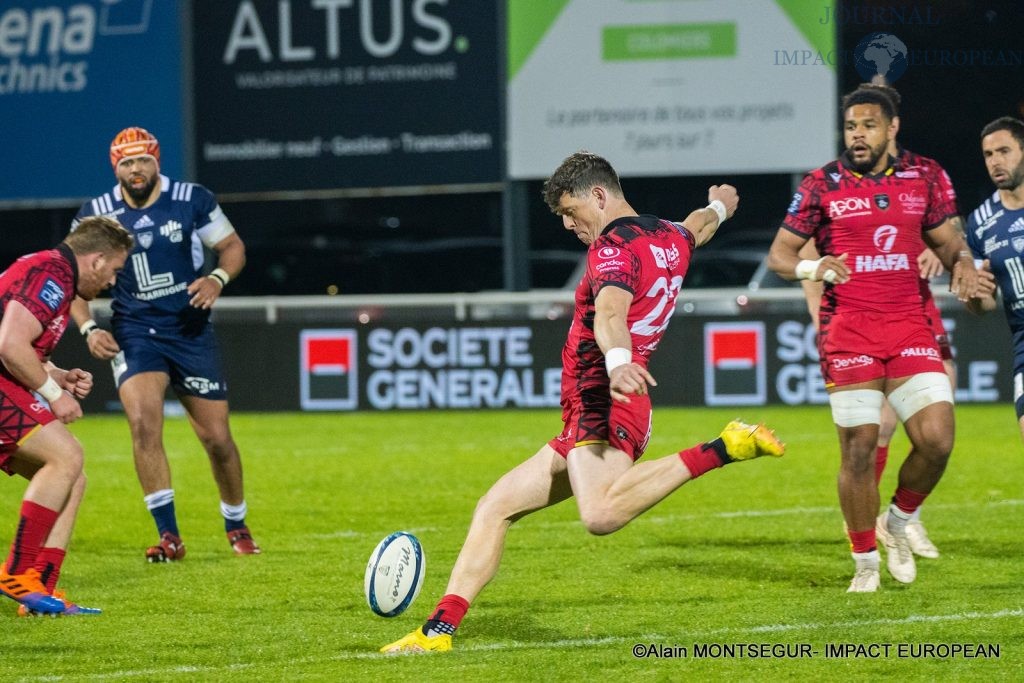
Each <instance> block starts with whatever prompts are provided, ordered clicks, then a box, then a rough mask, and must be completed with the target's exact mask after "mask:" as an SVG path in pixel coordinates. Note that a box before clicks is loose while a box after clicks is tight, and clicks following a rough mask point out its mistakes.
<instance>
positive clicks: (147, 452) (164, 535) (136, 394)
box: [118, 372, 185, 562]
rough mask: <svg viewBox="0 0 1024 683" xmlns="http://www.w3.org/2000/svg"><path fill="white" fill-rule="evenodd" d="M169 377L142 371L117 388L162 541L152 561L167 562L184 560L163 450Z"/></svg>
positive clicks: (153, 548)
mask: <svg viewBox="0 0 1024 683" xmlns="http://www.w3.org/2000/svg"><path fill="white" fill-rule="evenodd" d="M169 381H170V380H169V378H168V376H167V375H166V374H164V373H162V372H140V373H139V374H137V375H132V376H131V377H129V378H128V379H126V380H125V381H124V382H123V383H122V384H121V386H120V387H119V388H118V395H119V396H120V398H121V404H122V405H123V406H124V411H125V416H126V417H127V418H128V429H129V430H130V431H131V435H132V455H133V456H134V458H135V474H136V476H138V478H139V484H141V485H142V494H143V499H144V500H145V503H146V508H147V509H148V510H149V512H150V514H151V515H153V521H154V523H155V524H156V528H157V533H158V534H159V535H160V540H159V541H158V542H157V544H156V545H153V546H150V547H149V548H147V549H146V560H147V561H149V562H168V561H173V560H180V559H182V558H183V557H185V544H184V543H182V541H181V535H180V533H179V531H178V518H177V515H176V513H175V510H174V489H173V488H172V487H171V468H170V464H169V463H168V462H167V452H166V451H165V450H164V441H163V431H164V394H165V393H166V391H167V385H168V383H169Z"/></svg>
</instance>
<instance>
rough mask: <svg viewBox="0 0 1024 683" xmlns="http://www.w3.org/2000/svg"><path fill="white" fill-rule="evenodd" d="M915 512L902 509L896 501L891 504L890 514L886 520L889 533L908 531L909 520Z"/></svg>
mask: <svg viewBox="0 0 1024 683" xmlns="http://www.w3.org/2000/svg"><path fill="white" fill-rule="evenodd" d="M913 514H914V513H912V512H904V511H903V510H900V509H899V508H898V507H897V506H896V504H895V503H893V504H891V505H890V506H889V516H888V517H887V518H886V520H885V524H886V528H888V529H889V533H893V534H905V533H906V532H907V522H908V521H909V520H910V518H911V516H912V515H913Z"/></svg>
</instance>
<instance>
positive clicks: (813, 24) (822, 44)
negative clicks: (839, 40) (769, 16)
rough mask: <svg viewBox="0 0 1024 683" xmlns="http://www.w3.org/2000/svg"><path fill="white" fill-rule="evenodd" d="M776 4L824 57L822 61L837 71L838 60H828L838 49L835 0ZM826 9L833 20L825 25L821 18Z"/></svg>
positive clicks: (778, 0) (783, 0)
mask: <svg viewBox="0 0 1024 683" xmlns="http://www.w3.org/2000/svg"><path fill="white" fill-rule="evenodd" d="M775 2H776V4H778V6H779V9H781V10H782V11H783V12H785V13H786V16H787V17H789V20H790V21H791V22H793V25H794V26H796V28H797V30H798V31H800V33H801V34H802V35H803V37H804V38H805V39H807V42H808V43H809V44H810V46H811V49H813V50H816V51H817V52H818V53H820V54H821V55H822V57H823V59H822V61H824V62H825V63H826V64H828V65H829V66H830V67H831V68H832V70H833V71H835V69H836V60H835V59H829V58H828V55H829V53H830V52H833V51H835V49H836V27H835V16H836V13H835V9H836V3H835V0H822V1H821V2H813V3H808V2H807V0H775ZM826 8H828V15H827V16H830V17H833V19H832V21H829V22H827V23H824V24H823V23H821V19H820V17H821V16H822V14H823V13H824V12H825V9H826Z"/></svg>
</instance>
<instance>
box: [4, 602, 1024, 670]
mask: <svg viewBox="0 0 1024 683" xmlns="http://www.w3.org/2000/svg"><path fill="white" fill-rule="evenodd" d="M1020 617H1024V608H1020V607H1018V608H1016V609H1004V610H999V611H998V612H959V613H957V614H912V615H910V616H908V617H904V618H902V619H891V618H890V619H856V620H852V621H837V622H832V623H827V622H808V623H797V624H765V625H763V626H740V627H736V626H729V627H725V628H716V629H711V630H709V631H699V632H696V633H686V634H679V633H673V634H663V633H662V634H658V633H647V634H643V635H637V636H608V637H605V638H567V639H565V640H549V641H541V642H522V641H519V640H509V641H504V642H490V643H479V644H472V643H471V644H469V645H462V644H461V643H460V644H459V645H458V646H457V647H456V650H455V651H456V652H494V651H510V650H564V649H566V648H588V647H600V646H604V645H627V644H628V645H632V644H635V643H667V642H675V641H678V640H679V639H680V637H684V636H685V637H686V638H687V639H697V640H700V639H707V638H713V637H715V636H725V635H737V636H740V635H748V634H758V633H782V632H785V631H807V630H819V629H846V628H860V627H865V626H896V625H899V624H921V623H937V622H951V621H986V620H993V619H1008V618H1020ZM394 656H395V655H386V654H382V653H380V652H342V653H339V654H337V655H333V656H329V657H301V658H297V659H293V660H290V662H289V665H290V666H294V665H295V664H317V663H320V662H344V661H354V660H363V659H388V658H390V657H394ZM441 656H443V655H441ZM254 666H261V667H266V666H267V663H266V662H259V663H258V664H257V663H239V664H227V665H224V666H205V667H204V666H179V667H171V668H159V669H134V670H126V671H112V672H110V673H105V674H93V675H91V676H88V678H89V679H91V680H107V679H125V678H143V677H145V678H149V677H154V676H166V675H167V674H168V673H171V674H175V673H179V674H181V673H188V674H207V673H209V674H215V673H216V672H218V671H243V670H245V669H248V668H251V667H254ZM73 678H81V676H78V675H75V676H73ZM20 680H23V681H63V680H65V677H64V676H39V677H36V678H23V679H20Z"/></svg>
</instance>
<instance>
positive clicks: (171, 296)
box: [71, 175, 234, 332]
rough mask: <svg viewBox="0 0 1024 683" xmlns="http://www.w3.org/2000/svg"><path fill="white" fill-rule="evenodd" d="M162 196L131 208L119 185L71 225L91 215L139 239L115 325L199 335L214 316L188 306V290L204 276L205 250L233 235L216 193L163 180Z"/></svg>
mask: <svg viewBox="0 0 1024 683" xmlns="http://www.w3.org/2000/svg"><path fill="white" fill-rule="evenodd" d="M160 183H161V185H160V196H159V198H158V199H157V201H156V202H154V203H153V204H152V205H151V206H148V207H146V208H143V209H133V208H132V207H131V206H129V205H128V204H127V203H125V201H124V198H123V196H122V194H121V187H120V186H119V185H117V186H115V187H114V188H113V189H112V190H111V191H109V192H106V193H104V194H102V195H100V196H98V197H96V198H94V199H92V200H90V201H88V202H86V203H85V204H83V205H82V208H81V209H79V210H78V214H77V215H76V216H75V219H74V221H73V222H72V224H71V229H72V230H74V229H75V228H76V227H77V226H78V223H79V222H80V221H81V220H82V219H83V218H85V217H87V216H95V215H105V216H110V217H112V218H115V219H116V220H118V221H119V222H120V223H121V225H123V226H124V227H125V228H126V229H127V230H128V231H129V232H131V233H132V235H133V236H134V237H135V248H134V249H133V250H132V253H131V255H130V256H129V258H128V260H127V262H126V263H125V267H124V270H123V271H121V273H120V274H119V275H118V276H117V282H116V283H115V285H114V287H113V289H112V294H113V302H112V308H113V311H114V323H115V325H122V324H128V325H140V326H146V327H151V328H153V329H155V330H158V331H164V332H181V331H186V330H188V331H195V330H197V329H200V328H201V327H202V326H204V325H205V323H206V322H207V321H208V320H209V317H210V311H209V310H202V309H198V308H193V307H192V306H190V305H189V299H190V298H191V296H190V295H189V294H188V292H187V291H186V290H187V287H188V286H189V284H191V283H192V282H193V281H194V280H195V279H196V278H197V277H199V276H200V274H201V269H202V267H203V263H204V253H203V245H204V244H205V245H206V246H208V247H212V246H213V245H214V244H217V243H218V242H220V241H221V240H222V239H224V238H225V237H227V236H228V235H230V234H231V233H233V232H234V227H233V226H232V225H231V222H230V221H229V220H228V218H227V216H225V215H224V212H223V211H222V210H221V208H220V206H219V205H218V204H217V200H216V198H215V197H214V195H213V193H212V192H210V191H209V190H208V189H206V188H205V187H203V186H202V185H197V184H195V183H186V182H181V181H178V180H172V179H170V178H168V177H167V176H164V175H161V176H160Z"/></svg>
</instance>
